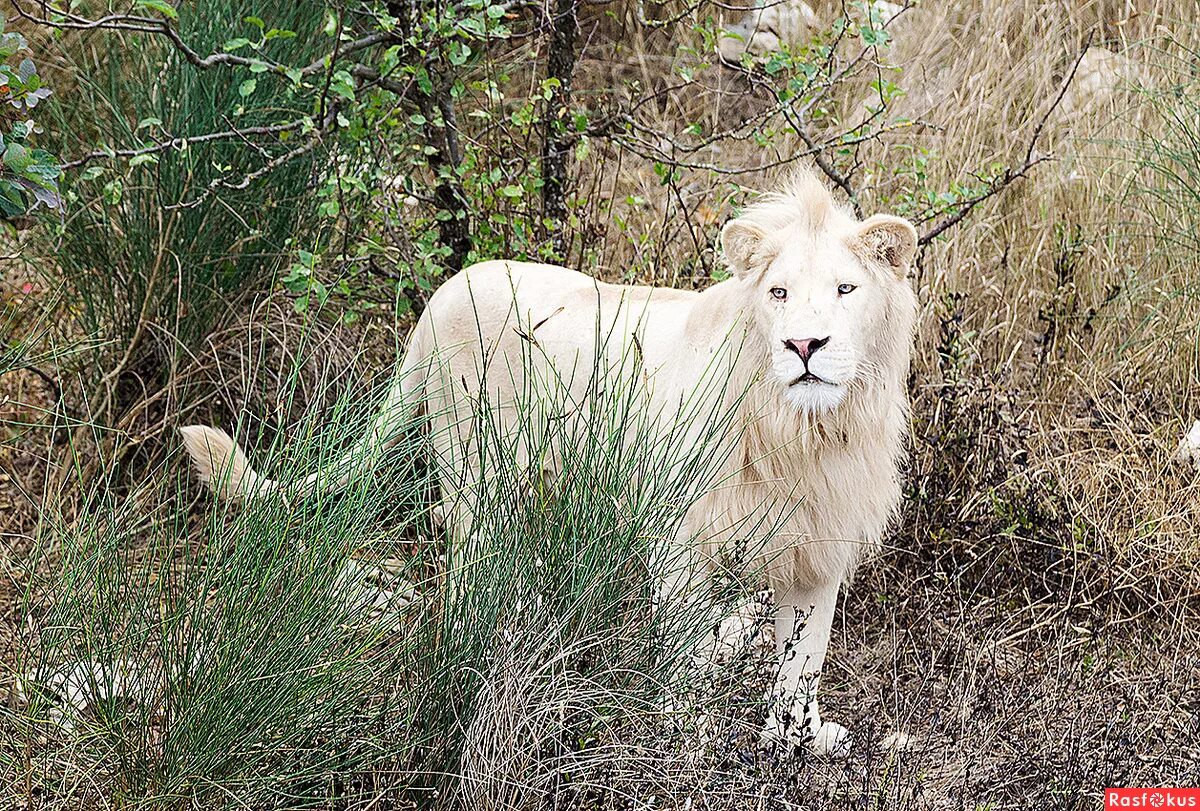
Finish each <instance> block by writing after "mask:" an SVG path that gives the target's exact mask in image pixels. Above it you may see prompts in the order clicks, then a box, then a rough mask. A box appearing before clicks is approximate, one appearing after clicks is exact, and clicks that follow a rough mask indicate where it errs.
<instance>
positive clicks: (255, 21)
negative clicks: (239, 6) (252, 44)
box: [243, 17, 267, 31]
mask: <svg viewBox="0 0 1200 811" xmlns="http://www.w3.org/2000/svg"><path fill="white" fill-rule="evenodd" d="M243 19H244V21H245V22H248V23H250V25H253V26H254V27H255V28H257V29H258V30H260V31H261V30H263V29H264V28H266V27H267V24H266V23H265V22H263V21H262V18H261V17H245V18H243Z"/></svg>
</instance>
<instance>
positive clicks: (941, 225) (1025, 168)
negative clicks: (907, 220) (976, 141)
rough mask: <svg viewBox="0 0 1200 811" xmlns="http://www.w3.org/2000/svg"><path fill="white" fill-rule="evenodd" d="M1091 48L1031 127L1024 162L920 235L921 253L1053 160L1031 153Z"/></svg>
mask: <svg viewBox="0 0 1200 811" xmlns="http://www.w3.org/2000/svg"><path fill="white" fill-rule="evenodd" d="M1091 45H1092V37H1090V36H1089V37H1088V39H1087V41H1086V42H1085V43H1084V44H1083V48H1081V49H1080V51H1079V56H1077V57H1076V58H1075V64H1074V65H1072V66H1071V72H1070V73H1068V74H1067V79H1066V81H1064V82H1063V86H1062V88H1061V89H1060V90H1059V91H1058V95H1057V96H1055V97H1054V103H1053V104H1051V105H1050V107H1049V108H1048V109H1047V110H1046V113H1045V114H1044V115H1043V116H1042V118H1041V120H1040V121H1038V123H1037V126H1036V127H1034V129H1033V136H1032V137H1031V138H1030V139H1029V146H1028V147H1027V148H1026V150H1025V160H1024V162H1023V163H1022V164H1021V165H1020V166H1019V167H1016V168H1013V167H1011V166H1010V167H1009V168H1007V169H1005V170H1004V173H1003V174H1002V175H1000V176H999V177H998V178H996V179H994V180H993V181H992V182H991V183H990V184H988V188H987V189H986V190H985V191H983V192H981V193H980V194H977V195H976V196H974V197H972V198H970V199H968V200H964V201H963V202H961V203H959V208H958V210H957V211H956V212H954V214H952V215H950V216H949V217H946V218H945V219H943V220H941V221H940V222H938V223H937V224H936V225H934V226H933V227H932V228H930V229H929V230H928V231H926V232H925V233H923V234H921V236H920V238H919V239H918V240H917V244H918V245H920V246H921V249H922V250H924V249H925V248H926V247H927V246H928V245H929V244H930V243H931V242H933V241H934V240H935V239H937V238H938V237H939V236H941V235H942V234H944V233H945V232H946V231H948V230H949V229H951V228H953V227H954V226H956V225H958V224H959V223H960V222H962V221H963V220H964V219H966V217H967V215H968V214H970V213H971V212H972V211H973V210H974V209H975V207H976V206H978V205H979V204H980V203H982V202H984V201H985V200H989V199H991V198H992V197H995V196H996V195H997V194H999V193H1000V192H1002V191H1004V190H1005V189H1006V188H1008V187H1009V186H1011V185H1012V184H1013V183H1015V182H1016V181H1018V180H1020V179H1022V178H1024V177H1026V175H1027V174H1028V172H1029V170H1030V169H1032V168H1033V167H1035V166H1037V165H1038V164H1039V163H1045V162H1046V161H1049V160H1053V158H1052V157H1051V156H1049V155H1035V154H1034V152H1035V150H1036V149H1037V144H1038V140H1039V139H1040V138H1041V137H1042V132H1043V130H1045V129H1046V123H1047V122H1048V121H1049V120H1050V116H1052V115H1053V114H1054V111H1055V110H1057V109H1058V107H1059V105H1060V104H1062V100H1063V97H1064V96H1066V94H1067V89H1068V88H1069V87H1070V86H1071V83H1072V82H1073V81H1074V80H1075V74H1076V73H1078V72H1079V65H1080V63H1081V62H1083V57H1084V54H1086V53H1087V50H1088V48H1090V47H1091Z"/></svg>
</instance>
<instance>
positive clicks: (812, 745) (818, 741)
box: [759, 713, 852, 760]
mask: <svg viewBox="0 0 1200 811" xmlns="http://www.w3.org/2000/svg"><path fill="white" fill-rule="evenodd" d="M814 727H815V728H814ZM851 738H852V736H851V734H850V730H848V729H846V728H845V727H844V726H842V725H841V724H838V723H835V722H833V721H825V722H822V723H820V725H819V726H817V725H816V724H813V723H812V722H809V723H794V722H793V723H786V722H785V723H780V722H779V721H778V720H776V717H775V715H774V713H772V714H771V715H770V716H768V717H767V722H766V724H765V725H764V727H763V731H762V733H761V734H760V736H759V741H760V742H761V743H762V744H763V745H764V746H771V747H783V750H784V751H785V752H789V751H791V750H794V749H804V750H805V751H807V752H809V753H811V754H814V755H818V756H819V757H825V758H831V759H835V760H840V759H842V758H845V757H846V756H848V755H849V754H850V742H851Z"/></svg>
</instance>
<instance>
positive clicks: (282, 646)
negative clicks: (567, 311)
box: [0, 385, 736, 808]
mask: <svg viewBox="0 0 1200 811" xmlns="http://www.w3.org/2000/svg"><path fill="white" fill-rule="evenodd" d="M641 397H642V395H641V394H640V393H639V392H637V391H635V390H634V388H633V387H622V386H620V385H611V386H608V387H605V388H604V389H603V390H601V391H596V392H594V393H593V398H592V400H591V404H590V408H589V409H588V411H587V414H586V418H584V419H566V420H563V419H556V417H557V416H558V415H561V414H563V413H566V411H565V410H566V408H567V404H566V403H565V402H564V401H558V402H553V401H552V402H550V403H545V402H541V403H540V404H539V403H538V402H537V401H536V398H530V399H528V400H524V401H521V402H520V404H519V406H518V408H517V416H516V418H515V419H514V420H513V421H511V422H506V423H505V424H504V425H501V424H500V423H498V422H497V420H496V418H495V416H494V414H493V412H492V411H491V410H490V409H489V408H487V407H486V405H484V406H481V407H480V408H479V409H478V410H477V411H475V412H474V413H472V414H468V415H466V416H465V418H466V419H470V420H472V421H473V423H474V424H473V427H474V436H476V437H477V438H478V440H479V442H480V444H481V446H482V447H484V448H486V451H485V468H484V469H485V473H486V475H485V479H484V481H483V482H482V485H481V486H480V487H478V488H473V489H471V490H470V491H468V492H467V494H466V495H465V496H464V497H465V498H467V499H468V501H469V505H468V506H469V508H470V512H471V514H473V515H474V516H475V518H474V520H473V521H471V523H470V525H469V527H467V528H466V531H465V532H464V533H463V536H462V537H461V538H460V539H459V541H458V542H457V543H453V544H452V543H451V542H450V541H449V539H448V538H447V537H446V536H445V534H444V532H442V531H439V530H438V529H437V528H435V527H434V526H433V525H432V524H431V522H430V519H429V508H430V506H431V495H432V493H433V492H434V488H433V486H432V485H433V482H432V481H431V478H430V477H431V473H430V470H431V467H430V465H429V464H428V460H429V459H430V453H431V449H430V447H429V443H428V431H427V426H426V425H425V424H424V423H425V421H426V419H427V418H424V417H414V418H413V420H412V422H411V423H410V424H409V425H408V426H406V429H405V431H404V433H403V436H402V440H401V441H400V443H399V445H398V447H397V448H395V449H394V451H393V452H391V453H390V454H389V455H388V456H387V457H386V459H385V460H384V462H383V463H382V464H378V465H376V466H375V467H374V469H373V470H371V471H369V475H361V476H358V477H357V478H356V479H355V480H354V481H353V482H352V483H351V484H350V486H349V487H348V488H347V489H346V490H345V491H344V492H342V493H340V494H323V495H317V496H314V497H312V498H309V499H306V500H304V501H303V502H292V501H290V500H289V499H285V498H281V499H263V500H259V501H254V502H252V503H250V504H247V505H244V506H227V505H220V504H214V503H212V502H211V501H210V500H209V499H208V498H203V499H201V500H200V501H199V502H198V503H197V502H195V501H189V500H187V499H181V498H179V497H178V495H179V493H180V491H188V490H189V488H190V489H191V491H192V492H194V491H195V488H196V485H195V484H194V483H190V482H188V481H185V480H182V479H181V478H180V476H178V475H175V476H171V475H165V474H166V471H151V472H150V473H149V474H148V476H147V478H146V480H145V483H144V484H143V485H142V486H140V487H136V488H133V489H132V491H129V492H128V493H127V494H122V495H120V496H116V495H113V494H114V493H115V492H120V491H117V490H115V489H114V488H111V487H109V486H107V483H105V482H103V481H101V482H97V483H95V484H93V485H92V486H91V487H90V489H89V490H88V492H87V493H86V494H85V496H84V497H83V500H84V503H85V509H82V510H74V511H72V513H71V514H72V516H75V517H73V518H71V519H70V520H67V519H65V518H60V513H59V511H57V510H56V507H55V504H54V503H52V502H51V501H49V500H48V501H47V503H46V504H45V505H44V507H45V509H44V511H43V515H42V518H41V521H40V523H39V526H38V531H37V537H36V543H35V546H34V549H33V550H31V551H30V552H28V553H27V554H26V555H25V557H24V565H25V566H26V568H27V569H28V570H29V571H31V572H36V573H37V577H36V578H35V579H33V580H32V581H30V585H29V587H28V589H27V591H26V592H25V594H24V595H23V598H22V601H21V605H20V607H19V613H20V617H21V626H22V627H23V628H26V629H28V635H27V636H26V637H24V638H23V639H22V640H21V644H20V651H19V653H18V656H17V659H16V663H15V673H14V676H15V677H16V678H17V679H18V680H19V681H20V683H21V685H22V691H21V692H22V694H23V696H24V698H23V700H22V701H21V702H19V703H18V706H17V707H16V708H15V709H14V710H8V711H5V710H0V714H2V715H3V716H4V717H3V725H4V726H5V727H7V728H9V729H11V730H13V734H12V736H11V737H10V739H9V740H8V742H7V746H6V747H5V751H4V754H3V757H4V759H5V760H6V761H7V769H8V771H9V773H10V774H12V775H13V776H14V777H15V778H16V779H15V780H14V781H13V785H14V786H16V787H17V789H16V791H17V794H18V800H19V798H20V796H21V795H25V794H27V793H31V794H32V795H36V796H37V797H40V798H43V799H44V800H45V801H46V802H47V806H46V807H64V808H65V807H79V805H91V804H110V805H113V806H116V807H139V808H140V807H183V806H190V807H206V808H207V807H247V806H248V807H254V808H263V807H280V808H325V807H348V806H352V805H354V804H355V803H359V804H362V803H369V802H371V801H372V800H373V799H374V800H377V801H386V802H387V803H396V802H400V801H402V800H405V801H413V802H419V803H422V804H428V803H433V804H436V805H443V806H446V807H456V806H458V805H459V804H462V803H467V804H473V805H478V804H481V803H486V804H492V803H498V804H502V805H505V804H510V805H530V804H537V803H538V802H539V800H538V798H539V797H542V796H544V795H545V793H546V792H548V791H552V790H555V789H556V788H562V787H563V786H567V785H570V784H571V783H572V781H576V782H579V781H585V782H586V779H587V774H588V772H589V769H590V768H592V767H593V766H594V762H595V761H596V760H597V759H601V760H602V759H603V758H605V757H611V756H612V754H611V751H610V747H611V746H612V743H613V740H614V735H615V732H614V730H620V729H624V730H629V729H631V728H633V725H640V726H641V727H642V728H645V727H646V726H647V725H650V726H653V724H654V723H656V722H655V720H654V719H656V718H659V717H660V716H661V717H665V716H666V715H667V713H666V710H665V709H664V708H669V707H671V706H674V705H675V704H676V697H677V696H678V695H679V694H680V693H681V692H683V691H686V690H687V689H689V683H688V680H689V679H693V678H695V676H696V671H695V670H694V669H693V668H692V667H691V662H692V653H693V651H694V649H695V647H696V645H697V643H698V642H699V641H702V640H703V638H704V636H705V634H706V633H708V632H709V631H710V629H711V628H712V626H713V623H714V622H715V620H716V619H718V618H719V616H720V614H721V611H722V610H723V608H722V604H723V603H725V602H727V601H728V600H730V599H732V597H733V592H732V591H730V587H729V585H728V584H725V585H724V587H714V588H712V589H710V590H708V591H704V592H703V593H700V594H693V595H686V596H679V597H675V598H670V599H666V600H659V599H657V598H656V596H655V595H656V593H657V590H658V585H659V580H660V577H661V574H662V572H663V566H664V565H666V564H668V563H669V562H670V561H671V559H672V558H674V557H676V556H678V554H679V549H678V548H677V547H676V546H675V541H676V532H677V529H678V526H679V524H680V522H681V521H682V518H683V516H684V514H685V512H686V511H687V509H688V507H689V506H690V505H691V504H692V503H693V501H694V500H695V498H696V497H697V496H698V495H699V493H700V491H701V489H702V487H703V486H704V483H706V482H711V481H712V479H713V476H714V475H716V473H717V470H718V469H719V467H720V464H721V462H722V459H723V457H722V454H723V453H724V452H725V451H723V450H722V448H725V447H726V442H725V440H727V439H728V438H729V436H730V433H731V432H732V431H735V430H736V426H735V425H734V424H733V423H732V418H731V416H730V413H729V412H728V411H724V410H722V409H720V408H717V407H716V405H715V404H716V403H717V402H725V401H724V400H723V399H720V398H718V399H717V400H714V399H712V398H708V399H705V398H698V399H697V401H696V403H697V404H696V406H695V407H694V408H691V409H690V410H686V411H685V413H684V414H683V415H682V416H681V417H680V418H679V420H678V421H677V422H676V424H675V426H674V427H675V428H677V429H678V430H679V431H680V432H683V433H688V434H689V435H690V436H693V437H695V440H694V441H693V442H691V443H685V442H680V441H678V439H679V436H680V435H681V433H677V432H676V431H673V430H671V429H670V426H667V427H665V428H664V426H662V425H660V424H658V423H657V422H655V421H654V420H652V419H650V418H649V417H648V416H647V414H646V412H645V411H644V408H643V406H644V402H643V400H642V399H640V398H641ZM364 427H365V426H364V423H363V420H362V411H361V408H360V407H359V406H358V405H356V404H355V403H353V402H352V401H351V399H350V398H343V399H342V400H341V401H339V403H338V405H337V406H335V408H334V409H333V410H332V413H330V414H326V415H323V416H322V417H320V418H319V419H318V418H317V417H316V416H314V418H313V422H312V424H311V425H308V426H301V428H300V430H299V431H298V432H297V434H298V435H299V436H300V437H302V439H300V440H298V441H297V442H295V443H293V444H290V445H288V446H286V447H275V448H269V449H267V451H266V453H265V454H259V455H258V458H257V459H256V461H257V462H259V463H261V466H262V469H264V471H265V472H267V473H268V474H275V475H277V476H280V477H281V478H283V479H284V480H285V481H286V480H288V479H290V478H292V477H293V476H300V475H303V474H304V473H307V472H310V471H312V470H314V469H318V468H321V467H324V466H326V465H328V464H330V463H331V462H333V461H334V459H335V458H336V457H337V455H338V449H339V448H340V447H341V446H343V445H345V444H346V442H348V441H350V440H351V439H352V438H354V437H356V436H357V435H358V434H359V433H360V432H361V431H362V430H364ZM551 457H553V458H555V459H556V460H558V465H557V470H558V471H559V473H558V475H555V476H553V477H550V478H546V479H543V478H541V477H540V476H538V475H536V474H537V471H536V470H534V469H533V468H531V466H530V465H529V464H528V461H527V460H529V459H545V458H551ZM352 557H353V558H355V559H361V560H363V561H366V562H369V561H371V560H380V559H385V558H386V559H389V560H391V561H393V563H392V564H391V574H389V575H388V577H389V578H390V577H392V576H395V577H396V578H397V580H398V582H402V583H406V584H408V586H406V587H400V586H398V585H397V586H396V588H395V589H393V590H394V591H396V592H397V594H400V593H407V594H408V598H407V599H408V601H407V602H406V604H405V605H403V606H401V605H400V604H399V603H398V602H393V603H392V604H390V605H379V604H377V603H379V601H380V587H379V586H377V585H373V584H371V583H368V582H365V581H363V580H361V579H359V577H358V575H356V574H353V573H350V574H348V573H347V572H348V570H347V569H346V565H347V561H349V560H350V559H351V558H352ZM397 600H399V597H397ZM656 602H657V607H656ZM705 678H707V677H705ZM130 684H133V685H135V686H136V689H130V686H129V685H130ZM114 687H115V688H117V689H116V690H115V691H114ZM72 689H74V690H75V691H76V693H77V694H78V695H82V696H85V697H96V696H99V697H101V699H100V700H98V701H96V702H94V703H93V706H90V707H88V708H87V710H86V711H84V712H79V711H77V710H76V708H73V707H72V706H70V701H69V700H68V699H69V697H70V696H69V695H67V694H68V693H69V692H71V690H72ZM114 692H115V693H116V695H110V694H112V693H114ZM674 734H676V733H670V734H668V739H669V740H672V741H673V740H674V738H673V737H672V735H674ZM638 743H639V744H644V743H645V741H640V742H638Z"/></svg>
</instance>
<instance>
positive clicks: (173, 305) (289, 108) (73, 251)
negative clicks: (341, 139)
mask: <svg viewBox="0 0 1200 811" xmlns="http://www.w3.org/2000/svg"><path fill="white" fill-rule="evenodd" d="M325 11H326V5H325V4H324V3H321V2H309V1H308V0H302V2H282V1H281V0H213V2H205V3H203V4H183V5H181V6H180V7H179V21H178V30H179V34H180V36H181V38H182V39H183V40H184V41H185V42H187V43H188V45H189V46H190V47H191V48H193V49H194V50H195V51H196V52H198V53H200V54H202V55H206V54H209V53H213V52H218V51H221V50H223V49H224V47H225V43H226V41H227V40H231V39H233V38H235V37H238V36H246V37H250V38H257V36H258V29H257V28H256V27H255V26H254V25H252V24H251V23H249V22H247V21H246V18H248V17H258V18H263V19H264V20H265V21H266V22H267V24H268V27H269V28H278V29H286V30H289V31H294V32H295V33H296V36H295V37H294V38H276V39H273V40H271V41H269V42H267V43H266V45H265V46H264V47H263V50H262V55H263V56H264V58H268V59H272V60H278V61H280V62H283V63H287V64H307V63H308V62H311V61H312V60H313V59H315V58H317V57H318V56H319V55H320V54H321V53H322V52H323V50H324V49H327V48H328V47H329V38H328V37H327V36H325V35H324V34H323V33H322V28H323V26H324V23H325V16H324V15H325ZM48 47H49V46H48ZM57 49H58V51H57V54H56V56H57V60H56V69H55V72H56V76H55V80H56V81H57V82H58V84H57V85H56V86H58V87H61V88H63V89H61V90H60V91H59V92H58V94H57V95H56V96H55V97H53V98H54V99H55V100H56V101H55V103H54V104H52V105H46V106H47V107H48V112H47V115H48V116H50V118H49V120H47V122H46V129H47V131H48V137H49V138H52V139H56V140H55V143H54V148H55V149H56V150H57V151H58V154H60V155H62V156H63V159H64V160H70V159H72V158H75V157H77V156H81V155H86V154H88V153H91V152H93V151H94V150H104V149H107V148H117V149H131V148H138V147H141V146H143V145H148V146H152V145H153V144H155V143H157V142H160V141H163V140H167V139H169V138H176V137H188V136H192V137H194V136H199V135H204V134H208V133H217V132H222V131H228V130H230V129H232V128H242V129H244V128H250V127H261V126H272V125H278V124H282V123H286V122H290V121H295V120H297V119H300V118H302V117H304V116H306V115H317V112H316V111H315V108H314V106H313V105H314V102H313V99H312V98H311V97H310V91H306V90H303V89H295V88H292V86H291V83H290V81H288V80H287V79H285V78H283V77H280V76H276V75H274V74H271V73H266V74H259V75H256V74H253V73H251V72H250V70H249V69H248V68H244V67H230V66H221V65H218V66H215V67H212V68H209V69H207V70H201V69H198V68H196V67H195V66H193V65H192V64H190V63H188V62H187V60H186V59H185V58H184V57H183V56H182V55H181V54H180V53H179V52H178V51H177V50H176V49H174V48H172V47H170V46H169V44H167V43H166V42H165V40H163V39H162V38H161V37H154V36H146V35H139V34H132V33H128V32H119V31H100V30H94V31H85V32H76V33H68V34H67V35H66V36H64V37H63V38H62V39H61V40H60V41H58V44H57ZM250 80H253V81H254V82H255V83H256V85H257V88H256V89H255V90H254V92H252V93H249V94H248V95H246V94H245V93H244V89H245V88H248V87H249V86H250V85H248V84H246V83H247V82H248V81H250ZM300 138H301V134H300V132H299V131H298V130H297V131H293V132H290V133H287V134H285V135H283V136H254V137H249V138H247V139H242V138H237V137H232V138H226V139H223V140H217V141H211V142H207V143H191V144H189V145H188V146H187V148H186V149H170V150H166V151H160V152H156V153H154V154H153V155H150V156H147V157H144V158H137V159H134V160H131V159H128V158H113V159H109V158H105V157H98V158H95V159H93V160H92V161H91V162H89V163H88V164H87V165H86V166H83V167H80V168H78V169H75V170H72V171H71V172H69V173H68V175H67V177H66V178H65V179H64V189H65V194H66V198H67V211H66V214H65V216H64V218H63V219H62V221H61V223H60V224H59V226H58V228H57V230H56V233H54V234H53V235H52V236H51V238H50V244H47V245H44V246H43V247H44V249H45V251H46V253H47V263H48V265H49V266H50V267H52V268H53V270H52V271H50V272H49V273H48V275H49V276H51V277H52V278H53V279H54V280H55V283H56V284H57V283H58V280H59V279H61V280H63V281H65V287H66V289H65V291H64V292H65V294H66V295H67V297H68V300H69V301H70V303H71V306H72V308H73V312H72V315H73V318H74V327H75V329H77V330H79V331H80V332H82V333H83V334H86V335H88V336H93V337H99V338H102V339H103V346H104V347H105V350H104V351H103V352H102V353H98V354H97V355H96V357H94V358H93V359H92V360H93V363H94V364H95V365H96V366H97V367H101V368H105V369H106V370H108V371H109V372H110V373H111V374H110V375H108V376H105V377H104V380H105V385H104V386H101V387H100V389H99V390H98V391H88V392H85V395H86V396H88V397H89V399H90V400H92V402H89V403H88V407H89V409H91V410H92V411H93V413H94V415H95V417H96V418H98V419H104V420H108V419H109V418H110V414H109V413H108V412H110V411H119V410H120V404H121V401H123V400H127V399H129V398H130V397H133V396H135V393H136V391H137V390H144V389H145V388H146V387H150V388H154V387H157V386H161V385H163V384H164V383H166V382H167V381H168V380H170V379H171V378H172V376H173V375H175V374H178V372H179V369H180V366H181V365H182V364H183V363H185V362H186V360H187V358H188V357H189V353H191V352H194V351H195V348H196V347H197V346H198V345H199V344H200V342H201V341H202V340H203V339H204V338H205V337H206V336H207V335H208V334H209V332H210V330H211V329H212V328H213V327H214V325H217V324H219V323H221V322H222V320H223V319H224V318H225V317H226V315H227V313H228V312H230V310H231V307H232V306H233V305H235V304H236V303H237V302H238V301H239V300H240V299H241V298H242V297H244V296H245V295H247V294H248V293H253V292H257V291H266V290H269V289H270V288H271V286H272V284H273V280H274V276H275V273H276V272H277V270H278V269H279V267H280V265H281V263H282V262H284V261H285V260H286V259H287V257H288V256H289V254H291V253H294V251H295V249H296V248H297V246H299V247H305V246H306V245H308V241H309V240H311V239H313V234H314V229H315V228H316V227H317V226H316V218H315V216H314V214H313V209H314V201H313V195H312V194H311V193H309V191H310V185H311V184H312V182H313V180H314V177H315V176H316V174H317V173H318V172H320V171H322V170H323V167H325V165H326V161H325V160H324V154H323V153H324V150H323V149H322V148H318V149H316V150H314V151H313V152H312V153H310V154H308V155H304V156H300V157H297V158H294V159H292V160H288V161H286V162H284V163H282V164H281V165H279V166H278V167H276V168H274V169H273V170H272V171H269V172H267V173H266V174H264V175H262V176H261V177H257V178H255V179H253V180H252V181H251V180H247V183H246V186H245V188H233V187H234V186H237V185H239V184H240V183H241V182H242V181H243V180H244V179H247V178H249V177H250V176H251V175H252V173H254V172H256V171H257V170H260V169H261V168H263V167H264V166H266V165H268V163H269V162H270V161H271V160H272V159H273V158H275V157H277V156H280V155H283V154H285V153H286V152H288V151H289V150H291V149H293V148H294V147H295V145H296V143H297V142H298V140H299V139H300ZM251 142H253V143H251ZM142 161H145V162H142ZM122 382H125V383H126V384H127V385H126V388H125V389H124V390H118V389H117V387H118V386H119V385H120V384H121V383H122Z"/></svg>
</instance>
